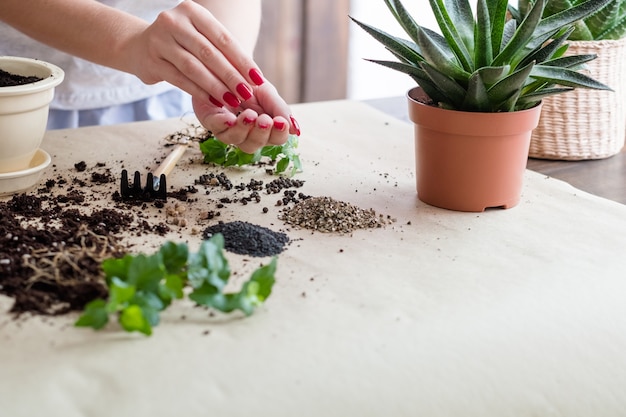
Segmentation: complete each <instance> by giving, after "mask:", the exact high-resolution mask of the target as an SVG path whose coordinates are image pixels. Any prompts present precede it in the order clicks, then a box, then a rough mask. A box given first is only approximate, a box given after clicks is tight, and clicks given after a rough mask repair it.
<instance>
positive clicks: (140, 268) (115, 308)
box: [75, 234, 277, 335]
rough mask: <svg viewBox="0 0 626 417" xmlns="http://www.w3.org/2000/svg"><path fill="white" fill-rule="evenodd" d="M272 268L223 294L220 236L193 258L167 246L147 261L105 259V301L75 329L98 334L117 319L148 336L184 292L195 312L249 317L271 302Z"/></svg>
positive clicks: (94, 304)
mask: <svg viewBox="0 0 626 417" xmlns="http://www.w3.org/2000/svg"><path fill="white" fill-rule="evenodd" d="M276 264H277V259H276V258H275V257H274V258H273V259H272V260H271V262H270V263H269V264H267V265H265V266H261V267H259V268H258V269H256V270H255V271H253V273H252V275H251V277H250V279H249V280H248V281H246V282H245V283H243V285H242V287H241V289H240V290H239V291H238V292H234V293H227V292H225V287H226V285H227V284H228V280H229V277H230V267H229V264H228V260H227V259H226V257H225V256H224V237H223V236H222V235H221V234H215V235H214V236H212V237H211V238H210V239H207V240H205V241H203V242H202V244H201V245H200V247H199V249H198V251H197V252H190V251H189V248H188V246H187V245H186V244H185V243H173V242H166V243H164V244H163V245H162V246H161V247H160V248H159V250H158V251H156V252H155V253H153V254H151V255H145V254H137V255H131V254H128V255H126V256H124V257H123V258H111V259H107V260H105V261H103V262H102V269H103V270H104V273H105V278H106V284H107V286H108V290H109V297H108V299H106V300H104V299H96V300H93V301H91V302H90V303H88V304H87V305H86V306H85V310H84V312H83V313H82V315H81V316H80V317H79V318H78V320H77V321H76V323H75V325H76V326H79V327H91V328H93V329H96V330H97V329H102V328H104V327H105V326H106V325H107V323H108V322H109V316H111V315H116V316H117V320H118V322H119V324H120V325H121V327H122V328H123V329H124V330H126V331H128V332H140V333H143V334H145V335H151V334H152V328H153V327H154V326H156V325H157V324H158V323H159V320H160V319H159V314H160V312H161V311H163V310H165V309H166V308H167V307H169V306H170V305H171V303H172V301H173V300H176V299H181V298H183V297H184V294H185V293H186V292H187V293H188V298H189V299H191V300H192V301H194V302H195V303H196V304H197V305H199V306H206V307H210V308H213V309H216V310H218V311H221V312H224V313H230V312H233V311H235V310H240V311H242V312H243V313H244V314H245V315H250V314H252V313H253V312H254V310H255V308H256V307H258V306H260V305H262V304H263V303H264V301H265V300H266V299H267V298H268V297H269V296H270V294H271V292H272V287H273V286H274V282H275V277H274V274H275V272H276ZM187 289H188V290H187Z"/></svg>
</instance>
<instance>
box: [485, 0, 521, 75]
mask: <svg viewBox="0 0 626 417" xmlns="http://www.w3.org/2000/svg"><path fill="white" fill-rule="evenodd" d="M486 4H487V7H488V9H489V16H490V22H491V50H492V56H495V55H498V54H499V53H500V48H502V46H503V45H505V44H506V42H503V40H504V37H505V34H506V28H507V5H508V0H496V1H493V0H491V1H487V2H486ZM512 21H513V23H514V24H515V20H512ZM508 39H510V38H508ZM508 39H507V42H508ZM489 64H491V62H489Z"/></svg>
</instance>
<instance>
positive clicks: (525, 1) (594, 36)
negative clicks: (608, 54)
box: [511, 0, 626, 41]
mask: <svg viewBox="0 0 626 417" xmlns="http://www.w3.org/2000/svg"><path fill="white" fill-rule="evenodd" d="M534 2H535V1H534V0H519V1H518V8H517V9H515V8H511V14H512V15H513V17H514V18H515V19H516V20H517V21H518V22H521V21H522V20H523V18H524V16H526V15H527V14H528V11H529V10H530V9H531V8H532V5H533V3H534ZM581 3H584V1H583V0H548V3H547V4H546V7H545V9H544V11H543V17H544V18H547V17H549V16H552V15H555V14H557V13H561V12H563V11H565V10H568V9H571V8H573V7H576V6H578V5H579V4H581ZM574 27H575V29H574V31H573V32H572V33H571V34H570V36H569V38H568V39H569V40H572V41H592V40H605V39H612V40H618V39H622V38H623V37H624V35H626V0H611V1H609V2H608V3H607V4H606V5H605V6H604V7H602V8H601V9H599V10H598V11H597V12H596V13H594V14H592V15H590V16H587V17H585V18H583V19H580V20H578V21H577V22H575V23H574Z"/></svg>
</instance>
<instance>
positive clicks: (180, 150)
mask: <svg viewBox="0 0 626 417" xmlns="http://www.w3.org/2000/svg"><path fill="white" fill-rule="evenodd" d="M185 150H187V143H180V144H178V145H175V146H174V149H172V151H171V152H170V154H169V155H168V156H167V157H166V158H165V159H164V160H163V162H161V164H160V165H159V166H158V167H157V169H155V170H154V172H149V173H148V178H147V179H146V186H145V187H144V188H142V187H141V174H140V173H139V171H135V175H134V178H133V182H132V186H131V185H129V183H128V171H126V170H125V169H124V170H122V186H121V189H120V192H121V194H122V200H167V182H166V176H167V175H168V174H169V173H170V172H172V170H173V169H174V166H176V163H177V162H178V160H179V159H180V158H181V157H182V156H183V154H184V153H185Z"/></svg>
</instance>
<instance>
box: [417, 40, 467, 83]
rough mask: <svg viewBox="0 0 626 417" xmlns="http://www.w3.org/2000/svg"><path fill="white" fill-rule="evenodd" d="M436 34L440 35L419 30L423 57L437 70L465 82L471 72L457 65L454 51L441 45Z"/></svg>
mask: <svg viewBox="0 0 626 417" xmlns="http://www.w3.org/2000/svg"><path fill="white" fill-rule="evenodd" d="M438 36H440V35H436V36H434V37H433V36H432V34H431V33H430V32H427V31H424V30H419V32H418V34H417V37H418V40H419V44H420V46H421V50H422V54H423V56H424V58H425V59H426V60H427V61H428V63H429V65H430V66H432V67H433V68H435V69H437V71H439V72H441V73H445V74H447V75H448V76H449V77H451V78H453V79H455V80H460V81H462V82H465V83H466V82H467V79H468V78H469V77H470V75H471V74H470V73H468V72H467V71H465V70H464V69H463V68H461V67H459V65H458V64H457V60H456V58H455V56H454V53H453V52H452V51H451V50H450V49H449V48H448V47H447V45H445V44H444V45H445V48H442V47H441V46H442V43H441V42H438V41H437V40H436V39H437V37H438Z"/></svg>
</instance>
